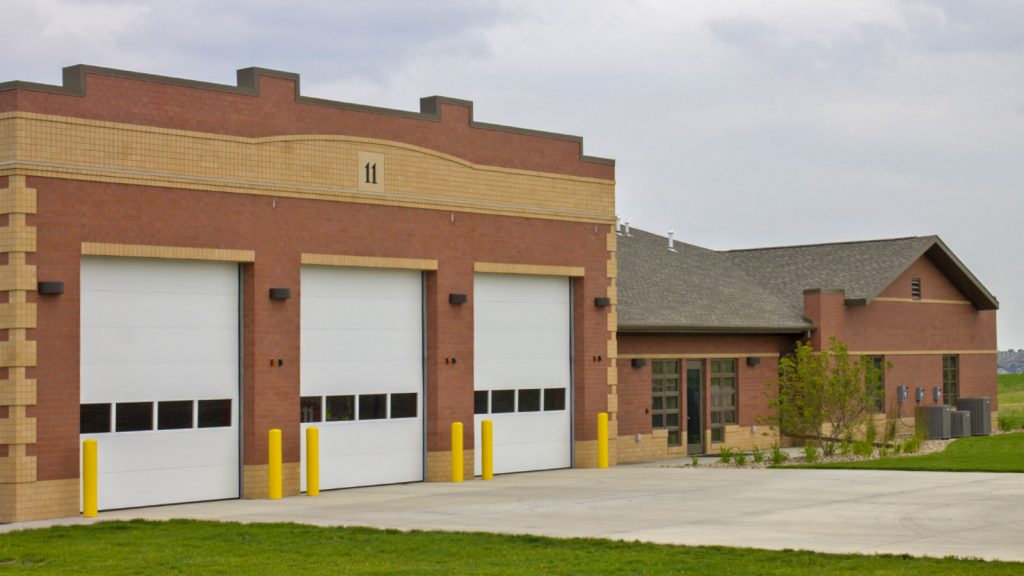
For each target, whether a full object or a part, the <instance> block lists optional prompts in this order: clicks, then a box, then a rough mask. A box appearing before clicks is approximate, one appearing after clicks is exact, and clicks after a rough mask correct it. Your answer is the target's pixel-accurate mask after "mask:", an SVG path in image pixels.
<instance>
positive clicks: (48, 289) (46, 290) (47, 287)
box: [36, 281, 64, 296]
mask: <svg viewBox="0 0 1024 576" xmlns="http://www.w3.org/2000/svg"><path fill="white" fill-rule="evenodd" d="M36 292H39V293H40V294H44V295H47V296H54V295H57V294H63V293H64V283H63V282H59V281H50V282H40V283H39V284H38V285H37V286H36Z"/></svg>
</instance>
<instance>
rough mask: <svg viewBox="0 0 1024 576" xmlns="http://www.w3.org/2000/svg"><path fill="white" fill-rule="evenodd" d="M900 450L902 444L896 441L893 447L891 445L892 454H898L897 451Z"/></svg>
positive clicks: (901, 449)
mask: <svg viewBox="0 0 1024 576" xmlns="http://www.w3.org/2000/svg"><path fill="white" fill-rule="evenodd" d="M902 451H903V444H900V443H898V442H897V443H896V444H893V447H892V453H893V454H896V455H897V456H898V455H899V453H900V452H902Z"/></svg>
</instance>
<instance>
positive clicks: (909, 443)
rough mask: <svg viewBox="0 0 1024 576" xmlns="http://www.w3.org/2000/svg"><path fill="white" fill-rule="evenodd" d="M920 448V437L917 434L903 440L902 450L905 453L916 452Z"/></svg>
mask: <svg viewBox="0 0 1024 576" xmlns="http://www.w3.org/2000/svg"><path fill="white" fill-rule="evenodd" d="M920 449H921V438H920V437H918V436H914V437H912V438H907V439H906V440H904V441H903V452H904V453H905V454H913V453H915V452H917V451H918V450H920Z"/></svg>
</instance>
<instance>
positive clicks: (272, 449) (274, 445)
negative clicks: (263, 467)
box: [267, 428, 282, 500]
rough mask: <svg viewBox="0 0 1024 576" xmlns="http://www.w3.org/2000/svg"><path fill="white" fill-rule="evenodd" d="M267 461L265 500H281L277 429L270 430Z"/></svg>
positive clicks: (279, 432)
mask: <svg viewBox="0 0 1024 576" xmlns="http://www.w3.org/2000/svg"><path fill="white" fill-rule="evenodd" d="M268 448H269V449H268V450H267V452H268V460H269V462H268V463H267V480H268V485H269V486H268V489H267V492H268V494H267V498H270V499H271V500H280V499H281V482H282V478H281V430H279V429H277V428H271V430H270V438H269V442H268Z"/></svg>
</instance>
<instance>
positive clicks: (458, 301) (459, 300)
mask: <svg viewBox="0 0 1024 576" xmlns="http://www.w3.org/2000/svg"><path fill="white" fill-rule="evenodd" d="M466 302H469V297H468V296H466V295H465V294H449V295H448V303H449V304H455V305H456V306H461V305H463V304H465V303H466Z"/></svg>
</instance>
